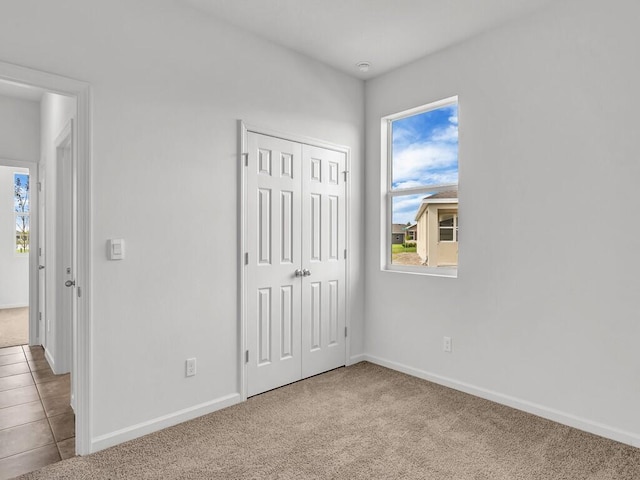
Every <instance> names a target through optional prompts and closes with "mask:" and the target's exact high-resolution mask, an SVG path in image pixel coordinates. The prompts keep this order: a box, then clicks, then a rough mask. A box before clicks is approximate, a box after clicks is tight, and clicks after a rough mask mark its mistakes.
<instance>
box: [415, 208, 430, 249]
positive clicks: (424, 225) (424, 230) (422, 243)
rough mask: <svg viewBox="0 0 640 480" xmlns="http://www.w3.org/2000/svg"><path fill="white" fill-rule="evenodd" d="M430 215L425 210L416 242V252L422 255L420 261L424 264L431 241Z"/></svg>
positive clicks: (420, 219)
mask: <svg viewBox="0 0 640 480" xmlns="http://www.w3.org/2000/svg"><path fill="white" fill-rule="evenodd" d="M428 216H429V215H428V213H427V211H426V210H425V211H424V213H423V214H422V215H420V218H419V219H418V241H417V242H416V252H417V254H418V255H420V259H421V260H422V261H423V262H424V261H425V260H426V259H427V257H428V255H429V250H428V241H429V230H428V221H427V218H428Z"/></svg>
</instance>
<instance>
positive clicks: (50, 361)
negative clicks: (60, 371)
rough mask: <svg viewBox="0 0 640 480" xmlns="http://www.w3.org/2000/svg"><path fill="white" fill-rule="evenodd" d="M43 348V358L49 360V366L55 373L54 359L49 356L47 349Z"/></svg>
mask: <svg viewBox="0 0 640 480" xmlns="http://www.w3.org/2000/svg"><path fill="white" fill-rule="evenodd" d="M43 348H44V358H46V359H47V362H49V366H50V367H51V370H53V373H56V361H55V360H54V358H53V357H52V356H51V353H49V350H47V348H46V347H43Z"/></svg>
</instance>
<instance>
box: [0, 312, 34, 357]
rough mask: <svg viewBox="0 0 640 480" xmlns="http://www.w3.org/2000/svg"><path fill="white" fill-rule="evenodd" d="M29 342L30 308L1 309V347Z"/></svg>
mask: <svg viewBox="0 0 640 480" xmlns="http://www.w3.org/2000/svg"><path fill="white" fill-rule="evenodd" d="M27 343H29V308H28V307H24V308H3V309H0V348H4V347H13V346H15V345H25V344H27Z"/></svg>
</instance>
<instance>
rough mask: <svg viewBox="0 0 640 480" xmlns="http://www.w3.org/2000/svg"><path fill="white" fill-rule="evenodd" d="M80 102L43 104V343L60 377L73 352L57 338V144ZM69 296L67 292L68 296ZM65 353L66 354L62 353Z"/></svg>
mask: <svg viewBox="0 0 640 480" xmlns="http://www.w3.org/2000/svg"><path fill="white" fill-rule="evenodd" d="M76 103H77V102H76V99H75V98H70V97H64V96H62V95H56V94H53V93H45V94H44V95H43V96H42V100H41V102H40V112H41V115H40V118H41V122H42V124H41V129H40V132H41V138H40V145H41V156H40V166H41V170H40V171H41V172H42V171H44V178H42V179H40V181H41V182H42V184H43V192H44V195H45V217H44V228H45V236H44V238H45V247H44V256H43V257H42V258H41V259H40V263H41V264H44V265H45V266H46V268H45V277H46V280H45V282H46V287H47V288H46V296H45V298H46V300H45V307H44V308H43V309H42V314H43V315H42V317H43V319H42V324H41V326H40V328H41V335H40V340H41V342H42V345H43V346H44V348H45V349H46V351H47V358H48V359H49V363H50V364H51V368H52V369H53V371H54V372H55V373H57V374H61V373H66V372H67V371H69V361H68V359H70V351H69V349H70V348H71V347H70V345H69V343H68V342H65V341H63V339H61V338H58V336H57V335H56V333H57V331H58V328H57V327H60V325H58V322H59V321H65V319H62V318H60V317H61V315H60V313H61V306H60V303H61V302H59V301H58V299H57V298H56V295H55V293H54V292H55V290H54V286H55V285H59V284H60V283H61V280H60V278H61V277H60V272H59V269H60V268H63V267H64V266H59V265H57V264H56V249H57V248H58V245H57V242H56V240H57V238H58V230H57V228H56V227H57V226H58V225H59V224H60V219H59V218H58V215H57V212H56V203H57V197H58V193H57V191H56V186H57V185H56V179H57V175H58V173H57V168H56V167H57V165H56V140H57V139H58V136H59V135H60V133H61V132H62V131H63V130H64V129H65V127H66V126H67V124H68V123H69V121H70V120H71V119H73V118H75V117H76V110H77V106H76ZM65 293H66V292H65ZM62 350H65V351H62Z"/></svg>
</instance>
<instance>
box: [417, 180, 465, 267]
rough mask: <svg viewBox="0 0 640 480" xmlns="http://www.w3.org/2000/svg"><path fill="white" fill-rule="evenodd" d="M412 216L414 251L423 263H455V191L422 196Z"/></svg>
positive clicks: (456, 240)
mask: <svg viewBox="0 0 640 480" xmlns="http://www.w3.org/2000/svg"><path fill="white" fill-rule="evenodd" d="M415 219H416V222H417V223H416V227H417V228H416V234H417V235H418V238H417V253H418V255H420V258H421V259H422V261H423V262H424V264H425V265H426V266H429V267H437V266H453V265H458V191H457V190H451V191H446V192H440V193H436V194H434V195H430V196H428V197H425V198H424V199H423V200H422V203H421V204H420V208H419V209H418V213H417V214H416V218H415Z"/></svg>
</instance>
